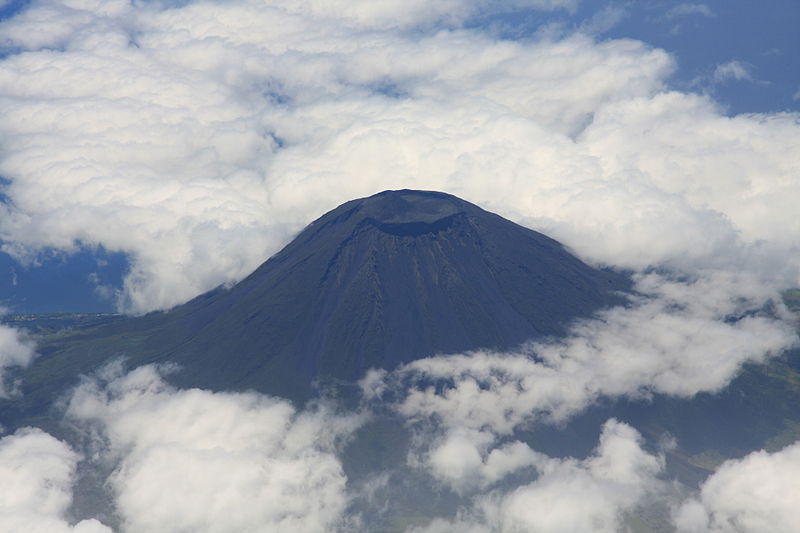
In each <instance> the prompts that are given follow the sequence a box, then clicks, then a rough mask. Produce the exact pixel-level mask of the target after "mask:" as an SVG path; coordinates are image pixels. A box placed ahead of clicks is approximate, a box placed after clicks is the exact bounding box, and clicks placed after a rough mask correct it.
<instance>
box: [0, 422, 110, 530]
mask: <svg viewBox="0 0 800 533" xmlns="http://www.w3.org/2000/svg"><path fill="white" fill-rule="evenodd" d="M79 459H80V457H79V456H78V454H76V453H75V452H74V451H73V450H72V449H71V448H70V447H69V446H68V445H67V444H66V443H64V442H62V441H60V440H58V439H56V438H55V437H52V436H50V435H48V434H47V433H45V432H44V431H42V430H40V429H35V428H23V429H20V430H18V431H17V432H16V433H14V434H13V435H8V436H6V437H3V438H2V439H0V479H2V480H3V483H2V485H0V529H1V530H2V531H4V532H6V533H111V530H110V529H109V528H107V527H106V526H104V525H102V524H101V523H100V522H98V521H97V520H94V519H90V520H83V521H81V522H79V523H77V524H75V525H74V526H70V524H69V523H68V522H67V521H66V520H65V518H64V516H65V514H66V511H67V509H68V507H69V505H70V503H71V501H72V484H73V482H74V478H75V471H76V467H77V464H78V461H79Z"/></svg>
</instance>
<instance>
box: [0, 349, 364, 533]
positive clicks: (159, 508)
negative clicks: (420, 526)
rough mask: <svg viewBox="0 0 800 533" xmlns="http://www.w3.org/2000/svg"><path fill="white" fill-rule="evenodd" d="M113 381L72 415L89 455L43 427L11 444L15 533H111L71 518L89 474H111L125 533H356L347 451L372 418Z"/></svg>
mask: <svg viewBox="0 0 800 533" xmlns="http://www.w3.org/2000/svg"><path fill="white" fill-rule="evenodd" d="M102 374H103V376H102V378H100V379H97V378H95V379H87V380H86V381H85V382H84V383H83V384H82V385H81V386H79V387H78V388H77V390H75V391H74V393H73V394H72V395H71V398H70V400H69V403H68V407H67V410H66V418H67V420H69V421H70V424H71V426H72V429H73V431H74V432H77V433H78V435H79V436H82V438H77V439H76V441H75V445H76V446H81V447H83V448H85V455H84V456H83V457H82V456H80V455H79V454H78V453H76V452H75V451H74V450H73V449H72V448H71V447H70V445H69V444H67V443H65V442H63V441H60V440H58V439H56V438H54V437H52V436H50V435H48V434H47V433H45V432H43V431H41V430H39V429H35V428H24V429H20V430H18V431H17V432H16V433H15V434H13V435H9V436H6V437H4V438H3V439H2V440H1V441H0V473H2V474H3V479H4V483H3V489H2V490H0V529H2V530H3V531H9V532H19V533H22V532H29V531H42V532H45V531H46V532H60V531H65V532H67V531H71V532H74V533H95V532H96V533H100V532H103V533H107V532H110V531H111V529H110V528H108V527H107V526H105V525H102V524H100V523H99V522H98V521H97V520H94V519H92V520H84V521H81V522H79V523H78V524H76V525H75V526H74V528H71V527H70V526H69V525H68V524H67V522H66V520H65V516H66V514H67V510H68V508H69V506H70V503H71V501H72V494H73V488H74V485H75V483H76V478H77V475H78V468H79V466H80V468H82V469H84V470H86V471H88V470H90V469H100V470H99V471H102V469H107V470H109V471H110V472H111V474H110V475H109V476H108V478H107V479H106V480H105V482H104V483H103V486H102V487H96V488H95V489H96V490H102V491H110V492H111V493H112V495H113V499H112V500H113V503H114V509H113V513H114V514H115V515H116V516H117V519H118V522H119V531H123V532H130V533H134V532H135V533H145V532H147V533H158V532H165V533H166V532H175V531H195V532H208V533H223V532H241V531H254V532H256V531H263V532H304V533H316V532H318V533H322V532H326V531H333V530H338V529H339V528H342V530H346V529H348V527H349V526H348V523H349V522H348V520H350V519H348V518H347V517H346V516H344V511H345V509H346V507H347V505H348V495H347V494H346V491H345V482H346V478H345V476H344V474H343V472H342V468H341V463H340V461H339V458H338V457H337V448H338V447H339V446H341V444H342V442H343V441H344V439H346V438H347V437H348V435H350V434H351V433H352V431H353V430H355V429H356V428H357V427H358V426H359V425H360V423H361V420H362V419H361V417H360V416H358V415H355V414H353V415H346V416H339V415H336V414H335V413H332V412H329V411H328V410H326V408H324V407H321V406H320V407H318V408H314V409H308V410H306V411H302V412H298V411H297V410H296V409H295V408H294V407H293V406H292V405H291V404H290V403H289V402H287V401H284V400H280V399H277V398H270V397H266V396H263V395H259V394H255V393H250V394H246V393H245V394H226V393H212V392H208V391H202V390H197V389H191V390H176V389H173V388H171V387H170V386H168V385H167V384H166V383H165V381H164V380H163V378H162V377H161V373H160V371H159V370H158V369H157V368H155V367H152V366H147V367H141V368H138V369H136V370H133V371H131V372H130V373H127V374H123V373H122V372H121V366H119V365H116V366H112V367H108V368H106V369H104V371H103V373H102ZM81 441H85V442H84V443H83V444H80V442H81ZM5 481H8V483H5ZM352 520H355V519H352ZM352 520H350V521H352Z"/></svg>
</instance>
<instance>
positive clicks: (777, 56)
mask: <svg viewBox="0 0 800 533" xmlns="http://www.w3.org/2000/svg"><path fill="white" fill-rule="evenodd" d="M569 4H570V3H569V2H567V3H565V4H564V5H566V7H567V9H554V10H544V11H543V10H535V9H524V8H523V9H511V8H508V9H505V10H502V9H501V10H500V11H499V12H495V13H484V14H481V15H478V16H476V15H475V13H473V14H472V16H471V17H467V20H466V21H465V22H464V23H463V24H464V26H465V27H467V28H472V29H474V30H476V31H478V32H483V33H486V34H488V35H493V36H494V37H495V38H498V39H499V38H503V39H510V40H517V41H520V42H526V41H531V40H535V39H539V38H541V37H542V36H543V35H549V36H551V37H552V38H556V39H558V38H563V37H565V36H568V35H571V34H574V33H575V32H579V33H583V34H587V35H589V36H591V38H592V39H594V40H595V41H596V42H603V41H609V40H616V39H635V40H638V41H641V42H643V43H645V44H646V45H647V46H648V47H654V48H661V49H663V50H665V51H666V52H667V53H669V54H670V56H671V57H672V59H673V60H674V66H675V70H674V72H673V73H672V74H671V75H669V76H668V77H666V79H665V82H666V84H667V86H668V87H669V88H672V89H674V90H677V91H681V92H685V93H696V94H702V95H707V96H708V97H710V98H711V99H712V100H713V101H714V102H715V103H716V104H717V105H718V106H719V112H720V113H721V114H723V115H727V116H735V115H738V114H743V113H777V112H783V111H795V112H796V111H797V110H798V106H800V61H799V60H798V51H800V32H798V31H797V28H798V27H800V4H798V3H797V2H795V1H792V0H770V1H769V2H749V1H745V0H722V1H719V0H718V1H708V2H659V1H648V2H606V3H600V2H589V1H581V2H577V4H576V5H574V6H572V8H571V9H570V6H569ZM31 5H36V4H30V3H28V2H19V1H12V2H7V3H6V4H5V6H4V7H3V8H2V11H0V13H2V16H3V17H4V18H5V19H6V24H8V25H13V24H14V21H15V19H14V15H20V14H24V13H25V11H26V10H27V9H29V8H30V6H31ZM439 24H441V23H439ZM423 31H425V32H430V31H431V30H430V28H426V29H425V30H423ZM20 52H21V50H20V49H19V48H18V47H14V46H11V47H7V48H6V51H5V54H6V58H7V59H14V56H16V55H17V54H19V53H20ZM9 184H10V181H9V180H4V181H3V182H0V187H3V188H7V186H8V185H9ZM1 191H2V189H0V192H1ZM0 198H2V199H3V200H4V201H5V202H7V203H8V204H9V205H13V202H14V200H13V199H10V198H8V196H6V195H3V196H2V197H0ZM330 207H332V206H330ZM34 216H35V215H34ZM282 235H285V234H282ZM281 238H283V239H284V240H285V237H283V236H282V237H281ZM84 240H86V239H84ZM88 241H89V242H92V240H91V239H88ZM80 242H83V241H82V240H81V239H80V238H77V239H75V241H74V243H80ZM17 244H18V243H17ZM104 244H106V243H104V242H102V241H99V242H94V244H92V245H91V246H81V245H80V244H77V246H76V245H75V244H72V245H69V246H62V247H53V246H48V245H47V243H42V244H35V243H34V244H32V245H31V243H25V246H26V250H27V251H26V253H25V254H23V255H24V261H23V262H20V261H18V260H17V259H19V257H20V255H19V254H17V256H18V257H17V258H14V257H12V256H11V255H9V254H7V253H0V304H2V305H4V306H5V307H7V308H8V309H9V310H10V311H12V312H50V311H98V312H107V311H111V310H113V309H115V306H116V305H117V300H116V296H115V294H118V292H119V291H120V289H121V288H122V280H123V278H124V277H125V276H126V275H127V274H128V273H129V270H130V263H129V258H130V251H129V250H123V249H119V250H117V251H114V252H109V251H108V249H109V248H114V246H113V245H111V246H109V247H108V248H107V247H104ZM6 245H7V246H9V247H10V248H12V249H15V250H18V246H17V245H16V244H15V243H14V242H8V237H7V242H6ZM76 250H78V251H77V252H76ZM94 250H99V252H95V251H94ZM251 262H252V261H251ZM240 275H241V274H236V275H235V276H240Z"/></svg>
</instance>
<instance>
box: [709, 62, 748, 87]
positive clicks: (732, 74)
mask: <svg viewBox="0 0 800 533" xmlns="http://www.w3.org/2000/svg"><path fill="white" fill-rule="evenodd" d="M752 70H753V69H752V67H751V66H750V65H747V64H746V63H743V62H741V61H737V60H731V61H728V62H727V63H722V64H719V65H717V66H716V68H714V81H715V82H717V83H725V82H728V81H731V80H733V81H753V73H752Z"/></svg>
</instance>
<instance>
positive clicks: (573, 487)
mask: <svg viewBox="0 0 800 533" xmlns="http://www.w3.org/2000/svg"><path fill="white" fill-rule="evenodd" d="M640 441H641V438H640V436H639V434H638V433H637V432H636V431H635V430H634V429H633V428H631V427H630V426H628V425H626V424H623V423H620V422H618V421H616V420H609V421H608V422H606V424H605V425H604V427H603V432H602V434H601V436H600V442H599V443H598V446H597V449H596V450H595V452H594V453H593V454H592V455H590V456H589V457H587V458H586V459H583V460H576V459H571V458H567V459H554V458H549V457H546V456H543V455H541V454H535V453H534V452H530V454H529V455H530V457H531V459H532V461H531V462H532V463H534V464H535V466H536V468H537V470H538V471H539V476H538V477H537V478H536V480H535V481H533V482H531V483H529V484H525V485H522V486H520V487H517V488H515V489H512V490H508V491H506V492H502V491H500V492H497V491H495V492H492V493H488V494H486V495H482V496H479V497H477V498H476V499H475V501H474V504H473V506H472V508H470V509H468V510H467V511H462V513H461V516H460V518H458V519H456V520H454V521H447V520H441V519H439V520H435V521H433V522H432V523H431V524H430V525H429V526H427V527H425V528H413V529H411V530H409V531H410V532H415V533H422V532H424V533H445V532H455V531H474V532H478V531H481V532H483V531H486V532H488V531H537V532H540V533H549V532H554V533H555V532H562V531H598V532H608V533H611V532H616V531H619V527H620V524H621V518H622V516H623V515H624V513H625V512H628V511H630V510H631V509H633V508H634V507H635V506H636V505H637V504H638V503H639V502H640V501H641V500H642V499H643V498H645V497H646V496H647V495H649V494H652V493H655V492H657V491H659V488H660V482H659V481H658V479H657V475H658V474H659V473H660V472H661V470H662V468H663V466H664V465H663V459H662V458H659V457H657V456H654V455H651V454H649V453H647V452H646V451H644V450H643V449H642V448H641V442H640Z"/></svg>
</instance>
